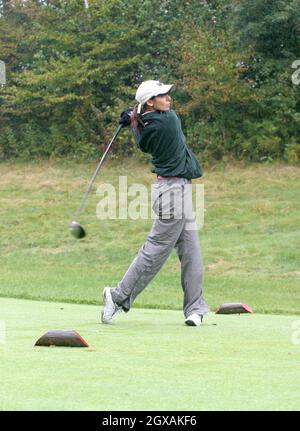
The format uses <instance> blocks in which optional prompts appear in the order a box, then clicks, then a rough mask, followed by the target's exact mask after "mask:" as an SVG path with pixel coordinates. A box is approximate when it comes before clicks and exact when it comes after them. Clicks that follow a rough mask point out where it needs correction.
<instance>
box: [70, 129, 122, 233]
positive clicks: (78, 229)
mask: <svg viewBox="0 0 300 431" xmlns="http://www.w3.org/2000/svg"><path fill="white" fill-rule="evenodd" d="M121 129H122V125H119V126H118V128H117V130H116V132H115V134H114V136H113V138H112V140H111V141H110V143H109V144H108V146H107V148H106V150H105V152H104V154H103V156H102V158H101V160H100V162H99V164H98V166H97V168H96V170H95V172H94V174H93V176H92V178H91V180H90V182H89V185H88V187H87V189H86V191H85V192H84V194H83V197H82V200H81V203H80V205H79V208H78V210H77V211H76V214H75V220H73V221H72V222H71V224H70V226H69V228H70V231H71V234H72V235H73V236H74V237H75V238H76V239H81V238H84V237H85V236H86V231H85V229H84V227H83V226H82V225H81V224H80V223H78V221H76V220H78V219H79V216H80V214H81V211H82V208H83V206H84V204H85V201H86V199H87V197H88V195H89V193H90V191H91V189H92V186H93V184H94V181H95V179H96V177H97V175H98V173H99V171H100V168H101V166H102V164H103V162H104V160H105V157H106V155H107V153H108V152H109V150H110V147H111V146H112V144H113V142H114V141H115V139H116V137H117V136H118V134H119V132H120V130H121Z"/></svg>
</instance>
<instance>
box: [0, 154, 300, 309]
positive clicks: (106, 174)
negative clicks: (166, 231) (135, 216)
mask: <svg viewBox="0 0 300 431" xmlns="http://www.w3.org/2000/svg"><path fill="white" fill-rule="evenodd" d="M95 167H96V161H95V163H79V162H75V161H55V160H54V161H51V160H50V161H48V162H31V163H22V162H18V163H17V162H6V163H1V164H0V238H1V241H0V256H1V269H0V296H2V297H16V298H27V299H41V300H49V301H66V302H75V303H86V304H99V303H101V291H102V289H103V287H104V286H106V285H109V286H115V285H116V284H117V282H118V281H120V279H121V278H122V277H123V275H124V273H125V272H126V270H127V268H128V266H129V265H130V263H131V261H132V259H133V258H134V257H135V256H136V254H137V252H138V250H139V248H140V247H141V246H142V244H143V242H144V241H145V239H146V237H147V234H148V232H149V230H150V228H151V225H152V221H153V220H151V219H149V220H130V219H129V220H102V221H101V220H98V219H97V218H96V205H97V203H98V202H99V197H97V196H96V188H97V186H98V185H100V184H102V183H106V182H107V183H110V184H113V185H115V186H116V187H117V185H118V181H119V175H122V176H124V175H127V176H128V186H130V185H131V184H134V183H142V184H144V185H145V186H146V187H147V188H148V190H149V192H150V185H151V183H153V182H154V181H155V176H154V174H152V173H151V172H150V165H149V164H146V163H141V162H138V161H136V160H134V159H128V160H126V159H125V160H122V161H119V160H116V159H113V158H109V157H108V159H107V161H106V163H105V165H104V166H103V168H102V169H101V172H100V174H99V176H98V178H97V180H96V184H95V187H94V189H93V192H92V193H91V195H90V196H89V198H88V201H87V203H86V206H85V208H84V211H83V213H82V217H81V219H80V221H81V222H82V224H83V225H84V226H85V228H86V229H87V233H88V235H87V237H86V238H85V239H83V240H80V241H78V240H75V239H74V238H73V237H71V235H70V233H69V229H68V226H69V223H70V221H71V220H72V219H73V215H74V213H75V211H76V209H77V207H78V206H79V203H80V200H81V198H82V194H83V192H84V190H85V189H86V186H87V183H88V181H89V179H90V177H91V175H92V173H93V171H94V169H95ZM194 183H195V184H204V188H205V224H204V227H203V229H202V230H201V231H200V232H199V238H200V240H201V244H202V249H203V257H204V265H205V284H204V286H205V297H206V299H207V302H208V303H209V305H210V307H211V309H212V310H215V309H216V307H217V306H218V305H220V304H221V303H223V302H246V303H248V304H249V305H250V306H251V307H253V309H254V310H255V311H256V312H260V313H273V314H278V313H279V314H280V313H281V314H298V313H299V312H300V305H299V304H300V287H299V286H300V270H299V261H300V229H299V214H300V169H299V167H296V166H294V167H293V166H287V165H283V164H272V165H257V164H256V165H255V164H253V165H249V166H247V165H244V164H238V163H236V164H235V165H230V166H228V165H225V164H222V163H220V164H218V165H215V166H211V167H207V168H205V169H204V177H203V178H201V179H198V180H195V181H194ZM149 197H150V195H149ZM135 306H136V307H141V308H163V309H174V310H180V309H181V308H182V291H181V285H180V264H179V260H178V258H177V256H176V253H175V251H173V252H172V255H171V256H170V258H169V259H168V261H167V262H166V264H165V266H164V267H163V269H162V270H161V272H160V273H159V274H158V275H157V276H156V277H155V278H154V279H153V281H152V282H151V284H150V285H149V286H148V287H147V289H146V290H145V291H144V292H143V293H142V294H141V295H140V296H139V297H138V298H137V301H136V303H135Z"/></svg>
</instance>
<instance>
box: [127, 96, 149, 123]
mask: <svg viewBox="0 0 300 431" xmlns="http://www.w3.org/2000/svg"><path fill="white" fill-rule="evenodd" d="M151 99H154V97H151ZM151 99H150V100H151ZM138 106H139V105H138V104H137V105H135V106H134V108H133V111H132V115H131V127H133V128H134V129H136V130H138V129H139V128H140V127H141V123H142V120H141V115H142V114H143V113H144V112H145V111H146V110H147V102H146V103H144V105H142V109H141V112H140V114H138V112H137V110H138Z"/></svg>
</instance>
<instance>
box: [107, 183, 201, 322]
mask: <svg viewBox="0 0 300 431" xmlns="http://www.w3.org/2000/svg"><path fill="white" fill-rule="evenodd" d="M152 209H153V211H154V213H155V220H154V223H153V226H152V228H151V231H150V233H149V235H148V238H147V239H146V241H145V243H144V244H143V245H142V247H141V248H140V250H139V252H138V254H137V256H136V257H135V258H134V260H133V262H132V263H131V265H130V266H129V268H128V270H127V272H126V273H125V275H124V277H123V279H122V280H121V281H120V282H119V283H118V285H117V287H116V288H112V289H111V294H112V299H113V301H114V302H116V303H117V304H118V305H120V306H122V307H123V309H124V310H125V311H128V310H129V309H130V307H131V305H132V303H133V301H134V300H135V298H136V297H137V295H138V294H139V293H141V292H142V290H143V289H144V288H145V287H146V286H147V285H148V284H149V283H150V281H151V280H152V279H153V278H154V277H155V275H156V274H157V273H158V272H159V270H160V269H161V268H162V266H163V264H164V263H165V262H166V260H167V258H168V257H169V255H170V254H171V252H172V250H173V248H174V247H175V249H176V252H177V255H178V257H179V260H180V263H181V286H182V289H183V293H184V297H183V312H184V315H185V317H187V316H189V315H190V314H192V313H197V314H202V315H204V314H206V313H207V312H208V311H209V309H208V306H207V304H206V302H205V300H204V297H203V286H202V284H203V261H202V254H201V248H200V243H199V238H198V229H197V225H196V219H195V215H194V214H193V213H192V183H191V180H187V179H185V178H168V179H157V180H156V183H155V184H154V186H153V188H152Z"/></svg>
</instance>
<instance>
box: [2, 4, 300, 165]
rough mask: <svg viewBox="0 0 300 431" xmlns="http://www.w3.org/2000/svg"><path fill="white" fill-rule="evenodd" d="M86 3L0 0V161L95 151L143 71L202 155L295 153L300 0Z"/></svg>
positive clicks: (299, 117) (125, 143) (256, 157)
mask: <svg viewBox="0 0 300 431" xmlns="http://www.w3.org/2000/svg"><path fill="white" fill-rule="evenodd" d="M85 3H87V2H84V1H83V0H68V1H66V0H0V60H2V61H3V62H4V63H5V65H6V85H2V86H0V159H1V160H5V159H11V158H22V159H32V158H48V157H79V158H84V159H90V158H94V157H96V156H98V155H99V154H100V153H102V151H103V150H104V148H105V146H106V144H107V142H108V141H109V140H110V138H111V136H112V134H113V132H114V131H115V128H116V126H117V124H118V118H119V115H120V113H121V111H123V110H124V109H125V108H128V107H130V106H133V105H134V103H135V102H134V95H135V91H136V88H137V87H138V85H139V84H140V82H141V81H143V80H146V79H159V80H161V81H162V82H166V83H174V84H175V90H174V92H173V94H172V98H173V103H174V105H173V106H174V109H175V110H176V112H177V113H178V114H179V115H180V117H181V120H182V124H183V129H184V133H185V135H186V137H187V142H188V145H189V147H191V148H192V150H193V151H194V152H196V153H197V154H199V156H200V158H201V159H202V160H213V159H224V158H227V157H234V158H237V159H246V160H250V161H265V160H267V161H271V160H275V159H282V160H285V161H287V162H289V163H295V162H297V161H299V160H300V84H299V80H298V78H297V74H298V71H297V69H293V67H295V66H293V64H294V65H295V64H297V63H295V61H296V60H297V59H298V60H300V0H253V1H251V2H249V1H248V0H231V1H228V0H215V1H209V0H197V1H196V0H189V1H186V0H144V1H142V2H141V1H140V0H139V1H138V0H127V1H124V0H88V5H89V7H88V8H86V7H85ZM299 77H300V71H299ZM293 78H294V79H293ZM112 151H113V154H114V155H115V156H116V157H123V156H128V155H132V154H135V153H136V152H137V149H136V146H135V144H134V142H133V139H132V137H131V135H130V133H123V135H122V139H119V140H118V142H116V145H115V146H114V148H113V150H112Z"/></svg>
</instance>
